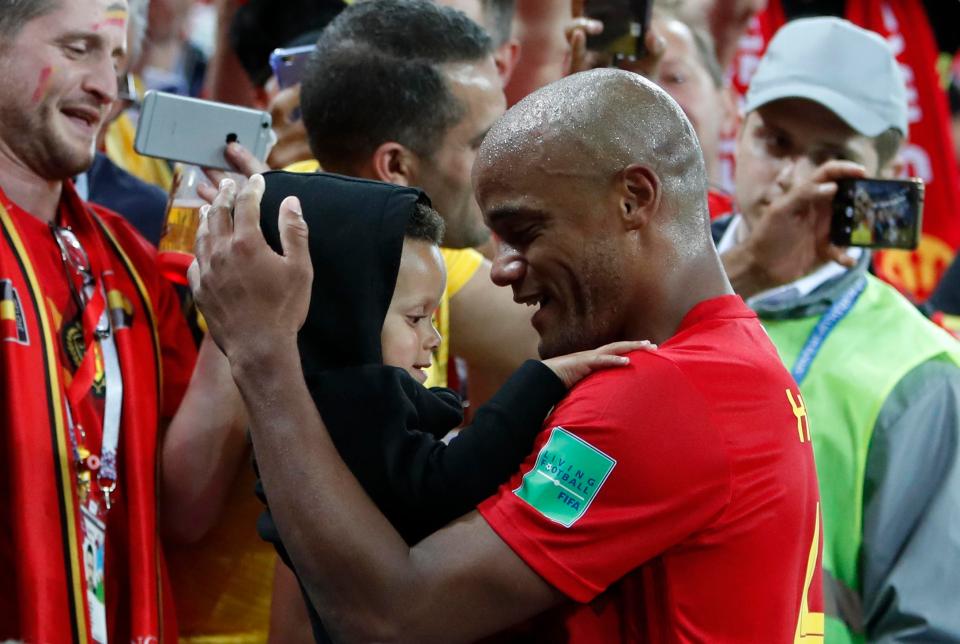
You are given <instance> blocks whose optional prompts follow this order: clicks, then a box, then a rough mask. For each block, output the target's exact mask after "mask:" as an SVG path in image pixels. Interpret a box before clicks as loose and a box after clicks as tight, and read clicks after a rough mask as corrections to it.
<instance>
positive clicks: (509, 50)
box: [493, 38, 520, 87]
mask: <svg viewBox="0 0 960 644" xmlns="http://www.w3.org/2000/svg"><path fill="white" fill-rule="evenodd" d="M519 60H520V41H519V40H517V39H516V38H511V39H510V40H508V41H507V42H505V43H503V44H502V45H500V46H499V47H497V50H496V51H495V52H493V62H494V63H496V65H497V74H499V75H500V82H501V83H502V84H503V86H504V87H506V86H507V83H509V82H510V77H511V76H513V70H514V69H516V67H517V61H519Z"/></svg>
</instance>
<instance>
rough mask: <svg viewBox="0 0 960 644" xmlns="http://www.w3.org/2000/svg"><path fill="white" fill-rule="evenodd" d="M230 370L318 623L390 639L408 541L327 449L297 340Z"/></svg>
mask: <svg viewBox="0 0 960 644" xmlns="http://www.w3.org/2000/svg"><path fill="white" fill-rule="evenodd" d="M233 374H234V377H235V379H236V381H237V384H238V385H239V387H240V392H241V394H242V395H243V398H244V401H245V402H246V405H247V409H248V410H249V415H250V432H251V435H252V437H253V445H254V451H255V453H256V456H257V464H258V467H259V469H260V476H261V480H262V481H263V486H264V490H265V492H266V495H267V499H268V501H269V504H270V511H271V513H272V515H273V518H274V520H275V521H276V524H277V528H278V529H279V531H280V534H281V536H282V538H283V543H284V546H285V548H286V550H287V552H288V553H289V554H290V557H291V559H292V561H293V563H294V565H295V566H296V569H297V572H298V574H299V576H300V579H301V581H302V582H303V584H304V586H305V587H306V589H307V591H308V593H309V595H310V597H311V600H312V602H313V604H314V606H315V607H316V608H317V610H318V612H319V613H320V615H321V617H322V618H323V621H324V624H325V625H326V626H327V627H328V628H329V630H330V632H331V633H333V634H334V635H335V637H337V638H338V639H340V638H342V639H345V640H354V639H378V640H388V639H395V638H396V637H398V636H399V634H398V633H396V632H393V628H394V627H395V625H396V624H398V623H400V621H401V620H400V616H401V615H403V614H404V613H409V612H410V611H411V610H414V608H413V606H412V599H413V597H412V595H415V594H416V593H410V592H409V589H410V588H411V587H415V583H416V582H415V579H416V569H415V567H414V566H413V565H412V562H411V559H410V549H409V548H408V547H407V544H406V543H405V542H404V541H403V539H401V538H400V536H399V535H398V534H397V532H396V531H395V530H394V529H393V527H392V526H391V525H390V524H389V522H387V520H386V519H385V518H384V517H383V515H382V514H381V513H380V512H379V510H378V509H377V508H376V506H374V505H373V503H372V502H371V501H370V499H369V497H367V495H366V494H365V493H364V491H363V489H362V488H361V487H360V485H359V484H358V483H357V481H356V479H355V478H354V476H353V474H351V472H350V471H349V470H348V469H347V467H346V466H345V465H344V463H343V461H342V460H341V458H340V456H339V454H338V453H337V451H336V449H335V448H334V446H333V442H332V440H331V439H330V435H329V433H328V432H327V429H326V427H325V426H324V423H323V420H322V419H321V417H320V414H319V413H318V411H317V409H316V407H315V406H314V404H313V400H312V398H311V396H310V394H309V391H308V390H307V387H306V384H305V382H304V378H303V375H302V371H301V368H300V360H299V356H298V353H297V347H296V344H295V342H291V344H290V346H287V347H284V348H281V347H273V348H272V351H270V352H269V354H267V355H262V356H260V357H258V358H256V359H248V360H243V361H239V362H235V363H234V365H233ZM411 584H414V585H413V586H411Z"/></svg>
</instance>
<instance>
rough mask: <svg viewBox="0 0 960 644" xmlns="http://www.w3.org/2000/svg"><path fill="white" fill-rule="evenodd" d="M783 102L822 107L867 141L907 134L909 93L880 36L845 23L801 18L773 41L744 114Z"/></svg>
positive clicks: (749, 91) (752, 88)
mask: <svg viewBox="0 0 960 644" xmlns="http://www.w3.org/2000/svg"><path fill="white" fill-rule="evenodd" d="M781 98H805V99H808V100H811V101H814V102H816V103H819V104H821V105H823V106H824V107H826V108H827V109H829V110H830V111H831V112H833V113H834V114H836V115H837V116H839V117H840V118H841V119H843V121H844V122H846V123H847V125H849V126H850V127H851V128H853V129H854V130H856V131H857V132H859V133H860V134H863V135H864V136H877V135H878V134H880V133H882V132H884V131H886V130H888V129H890V128H896V129H898V130H900V132H901V133H902V134H903V135H904V136H906V134H907V89H906V86H905V84H904V82H903V75H902V74H901V72H900V67H899V65H898V64H897V60H896V57H895V56H894V54H893V51H892V50H891V49H890V46H889V45H888V44H887V42H886V41H885V40H884V39H883V38H881V37H880V36H879V35H877V34H876V33H874V32H872V31H867V30H866V29H861V28H860V27H857V26H856V25H854V24H853V23H851V22H849V21H847V20H841V19H840V18H832V17H820V18H803V19H799V20H793V21H791V22H788V23H787V24H786V25H784V26H783V27H782V28H781V29H780V30H779V31H778V32H777V33H776V35H774V37H773V39H772V40H771V41H770V45H769V46H768V47H767V52H766V53H765V54H764V56H763V59H761V61H760V65H759V66H758V67H757V71H756V73H755V74H754V76H753V80H751V81H750V88H749V89H748V90H747V100H746V110H747V112H752V111H754V110H755V109H757V108H758V107H762V106H763V105H766V104H767V103H771V102H773V101H776V100H779V99H781Z"/></svg>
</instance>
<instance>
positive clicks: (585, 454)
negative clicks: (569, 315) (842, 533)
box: [479, 295, 823, 642]
mask: <svg viewBox="0 0 960 644" xmlns="http://www.w3.org/2000/svg"><path fill="white" fill-rule="evenodd" d="M630 359H631V364H630V365H629V366H628V367H624V368H618V369H610V370H606V371H602V372H599V373H596V374H594V375H593V376H591V377H589V378H587V379H585V380H583V381H582V382H581V383H580V384H579V385H577V386H576V387H574V389H573V390H572V391H571V392H570V395H569V396H568V397H567V398H566V399H565V400H564V401H563V402H562V403H561V404H560V405H558V406H557V407H556V409H555V410H554V412H553V413H552V414H551V416H550V417H549V418H547V420H546V422H545V425H544V429H543V431H542V432H541V434H540V435H539V437H538V439H537V443H536V445H535V448H534V452H533V453H532V454H531V455H530V456H529V457H528V458H527V460H526V462H525V463H524V464H523V465H522V467H521V470H520V472H518V473H517V474H516V475H515V476H514V478H513V479H512V480H511V481H509V482H508V483H507V484H506V485H504V486H502V487H501V489H500V490H499V491H498V493H497V494H496V495H494V496H493V497H491V498H490V499H488V500H486V501H485V502H484V503H483V504H482V505H481V506H480V508H479V510H480V513H481V514H482V516H483V517H484V518H485V519H486V520H487V522H488V523H489V524H490V526H491V527H492V528H493V529H494V530H495V531H496V532H497V534H499V535H500V537H501V538H503V540H504V541H505V542H506V543H507V544H508V545H509V546H510V547H511V548H512V549H513V550H514V551H515V552H516V553H517V554H518V555H519V556H520V557H521V558H522V559H523V560H524V561H525V562H526V563H527V565H529V566H530V567H531V568H532V569H533V570H535V571H536V572H537V573H538V574H539V575H540V576H541V577H543V578H544V579H545V580H546V581H548V582H549V583H550V584H551V585H553V586H554V587H556V588H557V589H558V590H560V591H561V592H563V593H564V594H565V595H567V596H568V597H569V598H570V599H572V600H574V601H576V602H582V603H580V604H571V605H568V606H566V607H563V608H561V609H560V610H558V611H552V612H551V613H548V614H547V615H546V616H544V618H542V619H541V620H540V621H539V622H538V623H537V626H536V627H535V629H534V632H536V633H537V634H538V636H542V637H543V638H544V639H554V636H555V635H557V634H558V633H556V631H563V632H564V635H565V636H566V637H567V638H569V641H571V642H601V641H644V642H646V641H650V642H799V641H804V642H820V641H822V637H823V636H822V633H823V598H822V586H821V574H820V558H821V552H822V545H821V543H822V540H821V529H820V510H819V499H820V497H819V491H818V488H817V477H816V470H815V467H814V461H813V450H812V448H811V445H810V435H809V430H808V428H807V422H806V411H805V408H804V406H803V401H802V399H801V397H800V394H799V390H798V388H797V385H796V383H795V382H794V381H793V379H792V378H791V377H790V374H789V373H788V372H787V371H786V369H785V368H784V367H783V365H782V364H781V362H780V359H779V357H778V355H777V353H776V349H774V347H773V345H772V344H771V342H770V340H769V339H768V338H767V335H766V333H765V332H764V331H763V329H762V328H761V326H760V323H759V321H758V320H757V319H756V316H755V314H754V313H753V312H752V311H750V310H749V309H748V308H747V307H746V306H745V305H744V304H743V302H742V300H741V299H740V298H739V297H737V296H733V295H731V296H724V297H720V298H715V299H712V300H708V301H706V302H703V303H701V304H699V305H698V306H696V307H694V309H693V310H692V311H691V312H690V313H689V314H688V315H687V316H686V317H685V319H684V321H683V323H682V324H681V326H680V328H679V329H678V330H677V332H676V334H675V335H674V336H673V337H672V338H670V339H669V340H668V341H667V342H665V343H663V344H661V345H660V348H659V349H658V350H656V351H649V352H648V351H639V352H636V353H633V354H631V355H630ZM587 602H589V605H587V604H586V603H587ZM541 622H543V623H541ZM560 641H562V640H560Z"/></svg>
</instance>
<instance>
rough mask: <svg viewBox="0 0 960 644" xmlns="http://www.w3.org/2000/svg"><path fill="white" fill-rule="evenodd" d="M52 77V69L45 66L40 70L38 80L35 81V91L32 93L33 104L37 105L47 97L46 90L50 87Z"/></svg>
mask: <svg viewBox="0 0 960 644" xmlns="http://www.w3.org/2000/svg"><path fill="white" fill-rule="evenodd" d="M51 76H53V67H51V66H49V65H48V66H47V67H44V68H43V69H41V70H40V79H39V80H38V81H37V89H35V90H34V91H33V102H34V103H39V102H40V101H41V100H42V99H43V97H44V96H46V95H47V89H48V88H49V87H50V77H51Z"/></svg>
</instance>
